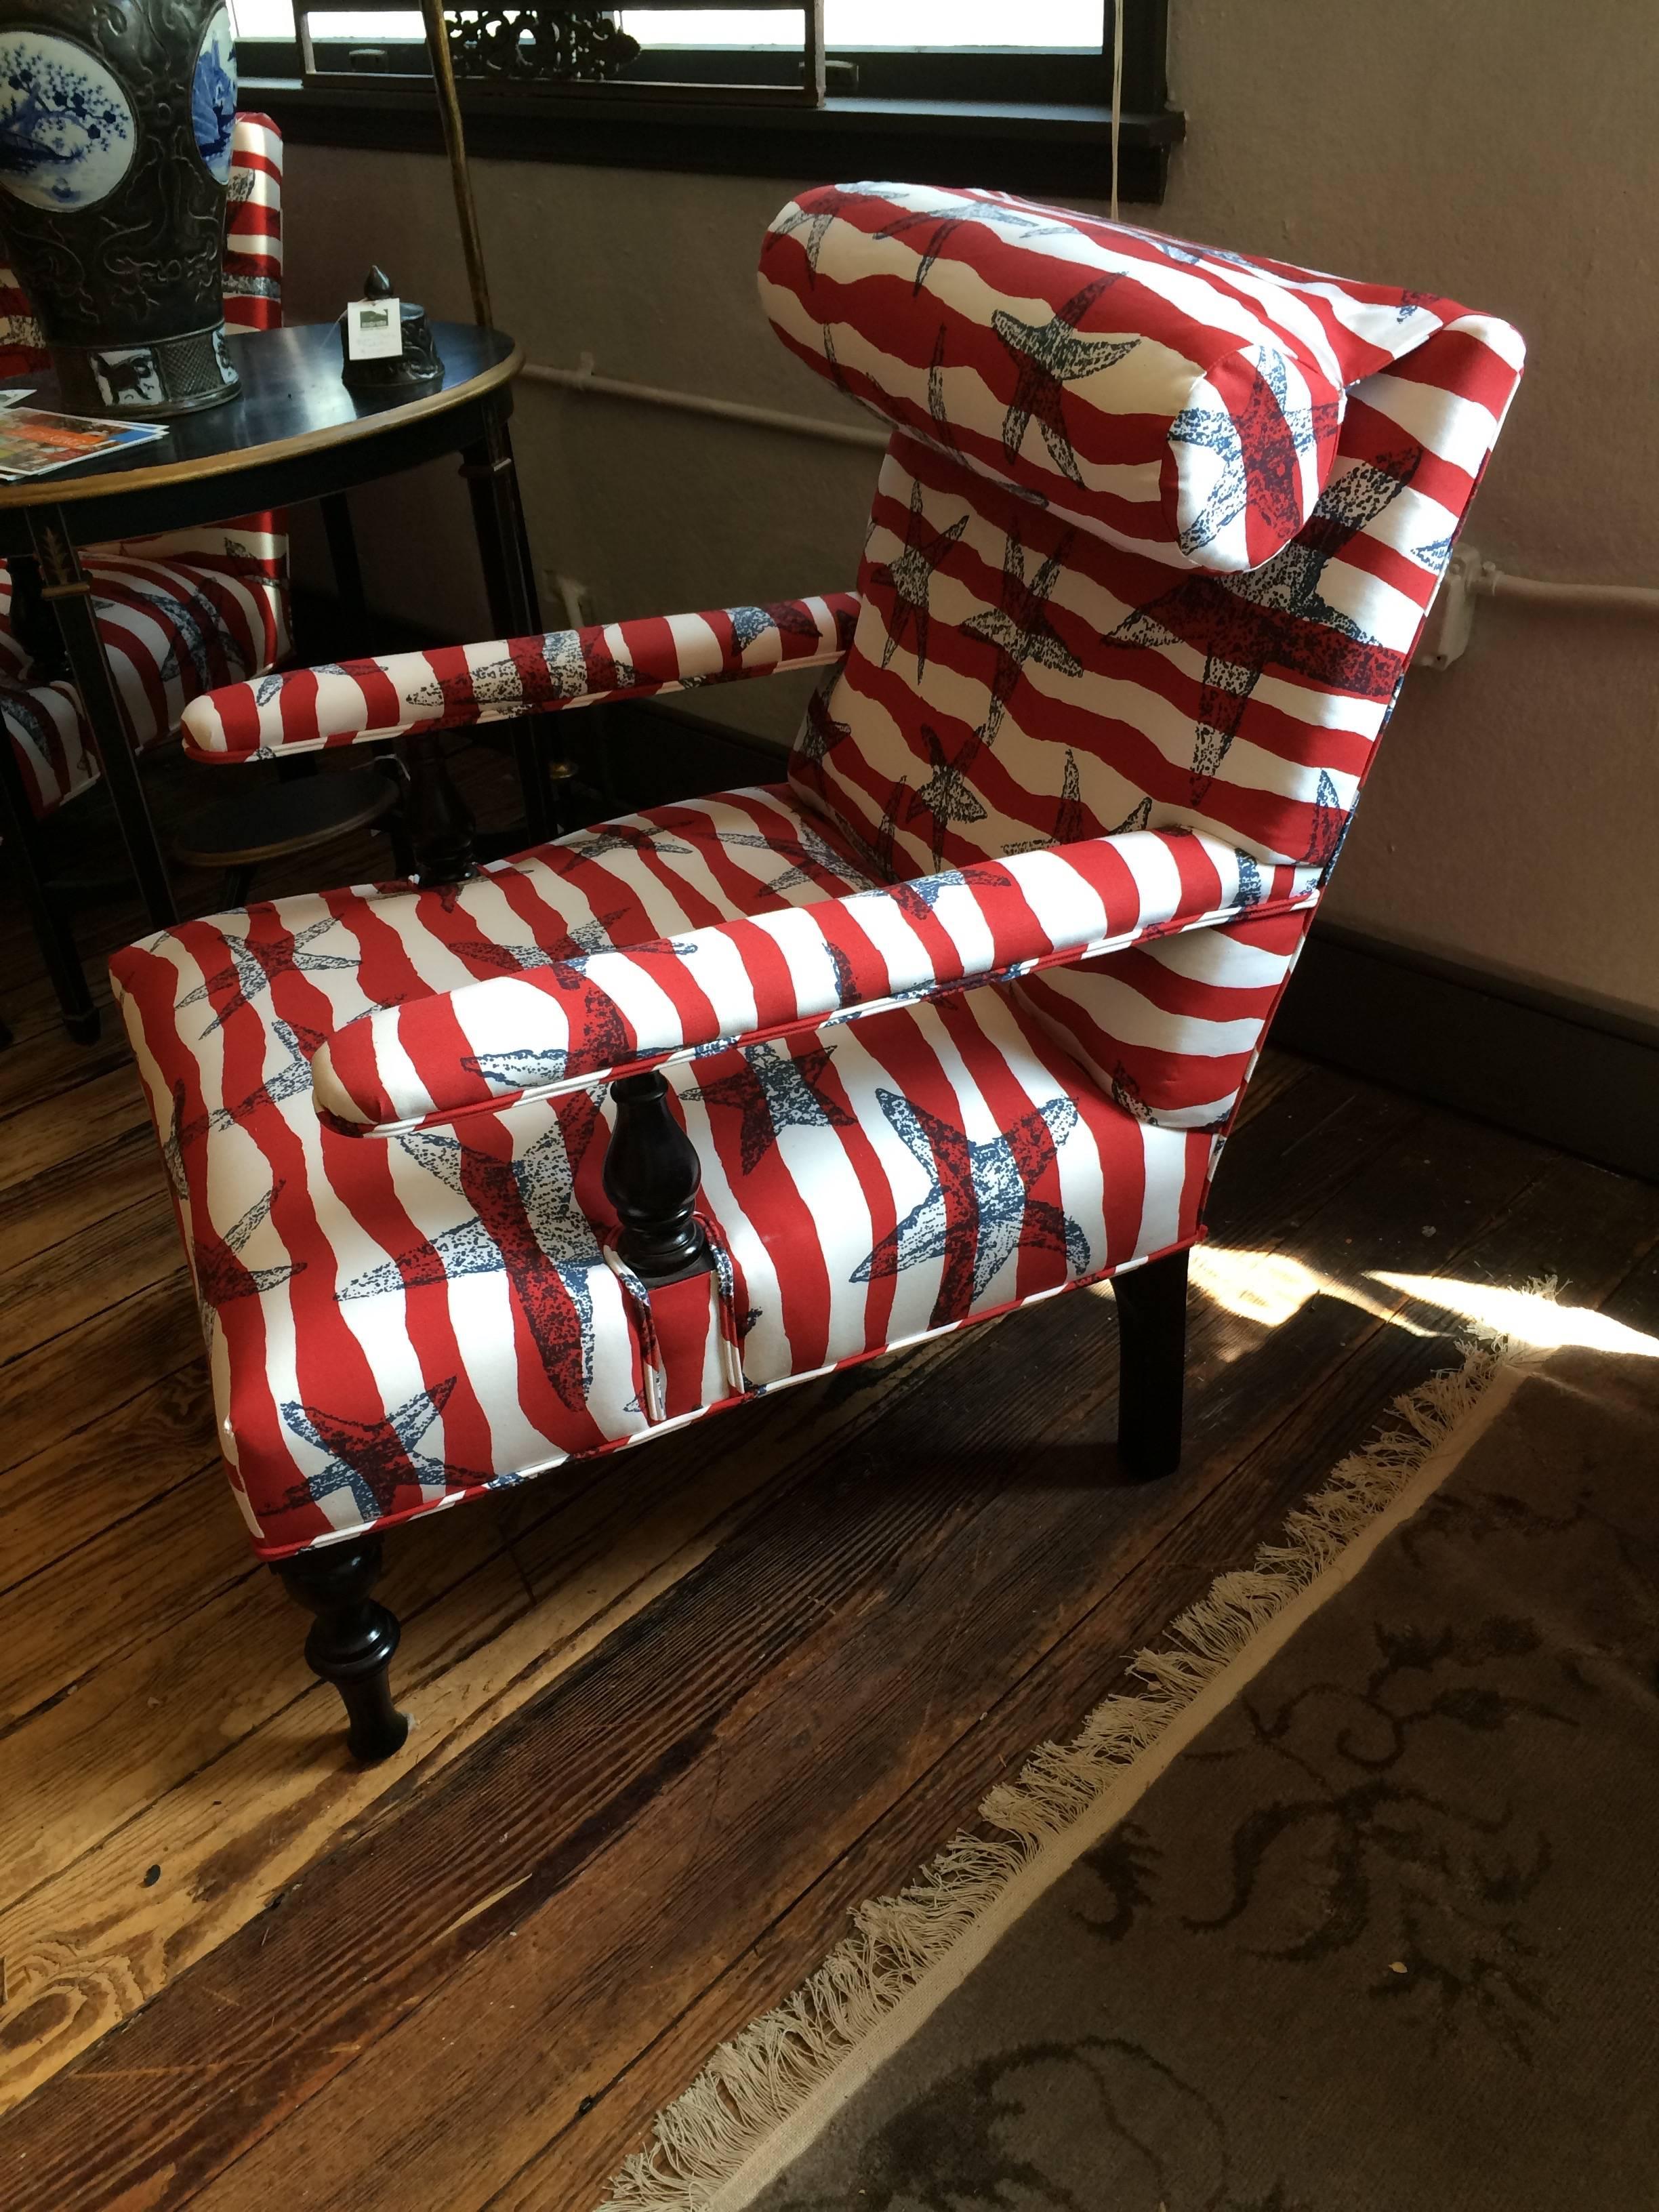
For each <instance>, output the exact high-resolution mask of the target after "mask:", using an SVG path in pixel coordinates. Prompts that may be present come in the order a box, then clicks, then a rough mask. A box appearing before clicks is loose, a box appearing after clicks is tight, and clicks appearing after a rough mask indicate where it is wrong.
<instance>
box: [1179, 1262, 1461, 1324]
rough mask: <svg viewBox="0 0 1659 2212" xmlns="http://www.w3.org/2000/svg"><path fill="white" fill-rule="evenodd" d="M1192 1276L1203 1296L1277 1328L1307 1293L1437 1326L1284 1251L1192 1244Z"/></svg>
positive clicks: (1391, 1318)
mask: <svg viewBox="0 0 1659 2212" xmlns="http://www.w3.org/2000/svg"><path fill="white" fill-rule="evenodd" d="M1191 1279H1192V1280H1193V1281H1194V1283H1195V1284H1196V1285H1198V1287H1199V1289H1200V1291H1203V1292H1204V1294H1205V1296H1206V1297H1210V1298H1213V1299H1214V1301H1215V1303H1216V1304H1217V1305H1218V1306H1220V1307H1222V1308H1223V1309H1224V1310H1225V1311H1226V1312H1228V1313H1230V1314H1237V1316H1239V1318H1240V1319H1241V1320H1242V1321H1253V1322H1259V1323H1260V1325H1261V1327H1262V1328H1281V1327H1282V1326H1283V1324H1284V1323H1285V1322H1287V1321H1291V1320H1292V1319H1293V1318H1294V1317H1295V1316H1296V1315H1297V1314H1299V1313H1300V1312H1301V1310H1302V1309H1303V1307H1304V1306H1305V1305H1306V1304H1308V1302H1309V1300H1310V1298H1317V1297H1326V1298H1341V1299H1342V1300H1343V1301H1344V1302H1345V1303H1346V1304H1348V1305H1351V1306H1358V1307H1359V1308H1360V1310H1362V1311H1363V1312H1364V1313H1368V1314H1370V1315H1372V1316H1374V1317H1375V1318H1376V1320H1378V1321H1386V1322H1393V1323H1394V1324H1395V1327H1396V1328H1405V1329H1407V1330H1409V1331H1410V1333H1411V1334H1413V1335H1414V1336H1436V1335H1438V1334H1439V1331H1438V1330H1437V1329H1427V1328H1418V1327H1417V1325H1416V1323H1415V1322H1408V1321H1402V1320H1401V1316H1399V1314H1398V1313H1397V1312H1396V1311H1395V1309H1394V1307H1393V1306H1392V1305H1391V1304H1389V1305H1385V1304H1383V1301H1382V1299H1380V1298H1377V1297H1371V1296H1370V1295H1369V1294H1368V1293H1367V1292H1366V1291H1363V1290H1360V1289H1358V1288H1357V1287H1355V1286H1353V1285H1350V1284H1347V1283H1338V1282H1334V1281H1333V1280H1332V1279H1331V1278H1330V1276H1328V1275H1322V1274H1321V1273H1319V1271H1318V1269H1317V1268H1316V1267H1309V1266H1308V1265H1307V1264H1306V1262H1305V1261H1301V1260H1296V1259H1292V1258H1291V1255H1289V1254H1288V1253H1286V1252H1235V1251H1230V1250H1229V1249H1228V1248H1227V1247H1226V1246H1225V1245H1223V1244H1197V1245H1194V1248H1193V1255H1192V1263H1191Z"/></svg>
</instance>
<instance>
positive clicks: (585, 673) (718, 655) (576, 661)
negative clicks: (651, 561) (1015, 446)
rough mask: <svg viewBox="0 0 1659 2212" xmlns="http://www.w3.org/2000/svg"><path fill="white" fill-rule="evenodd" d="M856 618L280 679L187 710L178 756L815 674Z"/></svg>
mask: <svg viewBox="0 0 1659 2212" xmlns="http://www.w3.org/2000/svg"><path fill="white" fill-rule="evenodd" d="M858 611H859V596H858V593H857V592H830V593H829V594H828V595H827V596H825V597H824V598H822V599H781V600H777V601H775V602H774V603H773V604H772V605H769V606H763V607H720V608H715V609H712V610H710V611H707V612H705V613H702V614H690V615H660V616H647V617H642V618H641V619H640V620H638V621H635V622H624V623H595V624H594V625H593V626H592V628H590V629H557V630H550V631H548V632H547V633H546V634H545V635H543V636H541V637H513V638H497V639H495V640H493V641H490V642H489V643H488V644H484V645H453V646H440V647H434V649H433V650H432V651H430V652H428V653H390V654H388V655H387V656H386V658H385V659H380V660H348V661H340V662H336V663H331V664H329V665H325V666H323V667H320V668H295V669H291V670H289V671H288V672H287V673H286V674H283V675H280V676H266V677H262V678H259V680H258V682H256V683H252V684H225V685H223V686H222V688H221V689H220V690H216V691H209V692H205V693H204V695H203V696H202V697H201V698H199V699H195V700H192V701H191V704H190V705H189V706H188V707H187V708H185V713H184V715H183V718H182V723H181V726H182V728H183V731H184V738H185V751H186V752H188V753H189V754H191V757H193V758H194V759H196V760H199V761H208V762H224V761H246V760H265V759H269V758H270V756H271V755H272V754H273V753H284V754H286V753H304V752H317V751H320V750H323V749H324V748H325V747H326V746H330V745H359V744H372V743H374V742H376V741H378V740H380V739H382V738H398V737H404V736H407V735H408V734H409V732H411V731H414V730H447V729H453V728H457V727H459V726H462V725H464V724H466V723H471V722H490V721H498V720H501V719H503V718H504V717H506V716H509V715H516V714H554V713H556V712H557V711H558V710H560V709H561V708H566V707H591V706H592V705H594V704H595V703H596V702H599V701H601V700H605V699H645V698H649V697H651V696H652V695H653V693H657V692H661V691H684V690H690V688H692V687H693V686H695V685H697V684H719V683H728V682H732V681H733V680H735V679H737V678H741V677H744V676H771V675H775V674H776V673H777V672H778V671H780V670H781V669H786V668H818V667H826V666H829V665H831V664H832V663H834V662H835V661H837V660H839V659H842V656H843V655H844V654H845V653H846V651H847V648H848V645H850V643H851V642H852V637H853V629H854V624H855V623H856V622H857V620H858Z"/></svg>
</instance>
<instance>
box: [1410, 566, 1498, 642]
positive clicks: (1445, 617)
mask: <svg viewBox="0 0 1659 2212" xmlns="http://www.w3.org/2000/svg"><path fill="white" fill-rule="evenodd" d="M1481 566H1482V563H1481V557H1480V554H1479V553H1477V552H1476V551H1475V550H1474V546H1473V545H1470V544H1468V543H1467V542H1465V541H1460V542H1459V543H1458V544H1456V545H1455V546H1454V547H1453V548H1452V556H1451V558H1450V560H1449V561H1448V562H1447V563H1446V573H1445V574H1444V575H1443V576H1442V578H1441V579H1440V589H1439V590H1438V591H1437V592H1436V593H1435V595H1434V600H1433V604H1432V605H1431V607H1430V609H1429V613H1428V619H1427V621H1426V622H1425V623H1424V625H1423V636H1422V641H1421V642H1420V643H1419V646H1418V648H1417V655H1416V658H1415V659H1414V660H1413V663H1412V665H1413V667H1414V668H1441V669H1444V668H1449V667H1450V666H1451V665H1452V663H1453V661H1454V660H1461V659H1462V657H1463V652H1464V648H1465V647H1467V646H1468V641H1469V635H1470V633H1471V632H1472V631H1473V629H1474V598H1475V588H1474V587H1475V580H1476V579H1477V578H1478V577H1479V575H1480V570H1481Z"/></svg>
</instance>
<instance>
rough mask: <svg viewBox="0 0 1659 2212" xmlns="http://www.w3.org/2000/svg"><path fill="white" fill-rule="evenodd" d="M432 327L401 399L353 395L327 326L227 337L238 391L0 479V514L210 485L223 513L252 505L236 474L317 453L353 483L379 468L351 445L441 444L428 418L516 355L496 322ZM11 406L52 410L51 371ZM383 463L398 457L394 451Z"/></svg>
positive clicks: (490, 384) (449, 409)
mask: <svg viewBox="0 0 1659 2212" xmlns="http://www.w3.org/2000/svg"><path fill="white" fill-rule="evenodd" d="M432 331H433V336H434V337H435V339H436V341H437V345H438V352H439V356H440V357H441V360H442V362H443V365H444V380H443V382H442V384H441V386H431V387H430V388H429V389H428V390H427V391H424V392H419V393H417V394H416V395H415V396H414V397H412V398H410V397H409V396H406V395H398V396H393V397H389V398H383V399H380V398H367V397H365V396H361V395H358V396H354V394H352V393H351V392H348V391H347V390H346V388H345V386H344V385H343V384H342V383H341V381H340V340H339V334H338V331H337V326H336V325H334V324H332V323H301V324H299V325H295V326H294V327H293V328H291V329H288V330H281V331H247V332H246V333H245V334H244V335H243V336H241V337H236V338H234V339H233V340H232V342H231V358H232V359H233V360H234V362H235V364H236V371H237V374H238V375H239V376H240V379H241V383H242V390H241V394H240V398H235V399H233V400H230V401H228V402H227V403H226V404H225V405H223V406H222V407H210V408H206V409H204V410H203V411H202V412H201V413H200V414H198V415H183V416H174V417H173V419H172V420H171V421H170V422H169V423H168V426H167V436H166V437H165V438H157V439H155V440H153V441H151V442H150V443H149V444H147V445H142V446H133V447H129V448H128V449H127V450H126V451H125V453H111V454H106V455H103V456H101V457H100V458H99V459H95V460H90V461H77V462H76V464H75V465H73V467H70V468H67V469H55V470H53V471H52V473H51V474H50V475H47V476H43V477H28V478H25V479H23V480H21V481H20V482H16V483H0V517H4V515H5V514H6V512H7V510H9V509H10V510H17V509H24V508H30V507H34V508H39V507H58V508H60V509H61V508H66V507H70V505H71V504H72V503H75V502H82V501H111V500H116V501H120V502H121V504H122V505H124V506H125V505H128V504H130V503H131V501H132V500H133V498H134V496H135V495H137V496H138V497H139V498H142V499H143V504H145V505H146V506H148V505H149V504H151V503H153V501H152V498H151V497H149V496H145V495H158V494H159V495H161V496H162V500H163V501H165V500H166V496H167V494H168V493H171V494H173V497H174V498H175V499H177V498H178V497H179V495H181V494H183V495H185V503H187V504H189V505H190V506H191V507H195V506H197V505H199V503H200V500H201V497H202V494H203V492H204V491H206V490H207V489H209V488H210V487H211V489H212V494H213V495H214V496H215V497H216V498H217V499H218V501H219V502H220V507H219V511H220V512H234V510H235V508H236V507H238V505H239V504H240V505H258V504H260V503H261V501H260V500H259V499H258V498H255V497H253V496H252V494H251V492H250V490H249V487H248V486H247V485H246V484H244V483H241V482H240V481H239V480H240V479H242V478H246V477H261V476H264V475H267V474H271V473H274V474H275V475H276V476H278V477H282V476H285V475H288V474H290V473H297V474H299V475H301V476H303V477H312V476H314V475H315V474H316V472H317V465H318V463H319V460H320V461H321V462H322V464H323V465H324V466H325V468H326V469H329V471H330V473H331V474H332V475H335V476H337V478H338V479H339V480H341V481H343V482H349V481H353V480H356V481H359V482H361V481H364V480H366V479H367V478H368V477H374V476H378V475H380V474H382V473H385V472H386V468H385V466H384V465H383V464H382V463H381V462H380V459H379V457H378V456H377V457H376V459H374V461H371V460H370V459H369V457H368V454H367V453H361V454H360V453H358V452H356V451H355V450H354V449H356V448H361V447H365V446H369V445H378V444H379V443H380V441H385V440H386V439H387V438H388V437H390V438H392V441H393V442H394V444H399V445H410V444H415V445H419V446H421V447H428V448H430V449H431V450H435V451H441V450H443V449H444V447H445V444H446V442H447V441H446V438H445V436H444V435H443V426H442V425H441V424H440V423H437V422H434V420H433V418H434V417H441V416H444V415H446V414H452V413H453V412H454V411H455V410H458V409H468V408H471V407H472V406H474V405H475V404H476V403H477V401H479V400H480V399H482V398H484V397H485V396H486V395H488V394H489V393H490V392H495V391H497V390H498V389H499V388H500V387H501V386H503V385H505V384H507V382H508V381H509V380H511V379H512V378H513V376H515V375H516V374H518V371H519V368H520V366H521V364H522V362H523V358H524V356H523V355H522V354H521V353H520V349H519V348H518V346H517V345H516V344H515V343H513V340H512V339H511V338H509V337H505V336H504V335H503V334H502V333H501V331H484V330H479V329H477V328H476V327H475V326H474V325H471V324H470V323H435V324H434V325H433V326H432ZM21 404H23V405H24V406H27V407H45V408H52V409H54V410H55V409H58V408H59V407H60V406H61V402H60V400H59V398H58V386H57V383H56V381H55V380H54V379H53V378H52V376H51V375H50V374H40V375H39V376H37V377H36V378H35V379H34V380H33V384H32V386H30V389H29V396H28V398H27V399H26V400H25V401H23V402H22V403H21ZM74 411H78V410H74ZM432 431H438V432H439V434H440V435H438V436H437V437H436V439H434V438H433V437H432V436H431V435H422V433H423V432H424V433H426V434H429V433H430V432H432ZM404 432H415V433H416V434H417V435H416V436H415V437H414V438H412V439H406V438H402V437H400V436H399V435H398V434H400V433H404ZM330 456H333V464H332V465H330V461H329V457H330ZM291 465H297V469H296V468H295V467H293V466H291ZM391 465H392V466H394V467H395V466H399V465H403V466H406V465H409V464H408V462H407V461H403V460H397V461H392V464H391ZM216 479H221V480H223V479H228V480H230V481H219V482H215V480H216ZM272 489H273V491H274V490H275V489H276V488H275V487H274V486H273V487H272ZM192 492H193V493H194V496H193V497H192V496H190V494H191V493H192ZM243 494H247V495H246V496H241V495H243ZM295 495H298V496H301V497H303V496H305V495H306V492H305V491H304V490H303V489H300V487H299V486H298V485H297V484H296V485H295ZM20 520H21V517H20ZM87 520H88V522H89V521H90V520H91V518H90V516H88V518H87ZM102 520H103V519H102V518H101V517H100V526H101V523H102ZM164 526H166V525H164V524H163V525H157V527H164ZM10 534H12V533H9V532H0V535H10ZM75 534H76V537H77V538H81V537H82V532H81V530H80V529H78V528H77V529H76V532H75ZM106 534H107V533H106Z"/></svg>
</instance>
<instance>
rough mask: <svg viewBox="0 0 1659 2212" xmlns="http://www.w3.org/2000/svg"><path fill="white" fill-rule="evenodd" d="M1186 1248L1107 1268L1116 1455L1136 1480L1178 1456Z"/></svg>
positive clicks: (1167, 1468)
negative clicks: (1114, 1355)
mask: <svg viewBox="0 0 1659 2212" xmlns="http://www.w3.org/2000/svg"><path fill="white" fill-rule="evenodd" d="M1187 1256H1188V1255H1187V1249H1186V1247H1185V1246H1183V1247H1182V1249H1181V1250H1180V1251H1179V1252H1166V1253H1165V1254H1164V1257H1163V1258H1162V1259H1161V1260H1149V1261H1147V1263H1146V1266H1145V1267H1132V1268H1130V1269H1129V1270H1128V1271H1127V1273H1124V1274H1121V1275H1114V1276H1113V1278H1112V1290H1113V1293H1114V1295H1115V1297H1116V1299H1117V1340H1118V1385H1117V1405H1118V1419H1117V1455H1118V1461H1119V1463H1120V1465H1121V1467H1122V1468H1123V1470H1124V1472H1125V1473H1126V1474H1128V1475H1130V1476H1132V1477H1133V1480H1135V1481H1137V1482H1151V1481H1153V1480H1156V1479H1157V1478H1158V1476H1159V1475H1164V1474H1174V1473H1175V1471H1176V1468H1178V1467H1179V1466H1180V1464H1181V1401H1182V1392H1183V1389H1184V1386H1185V1383H1186V1368H1187Z"/></svg>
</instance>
